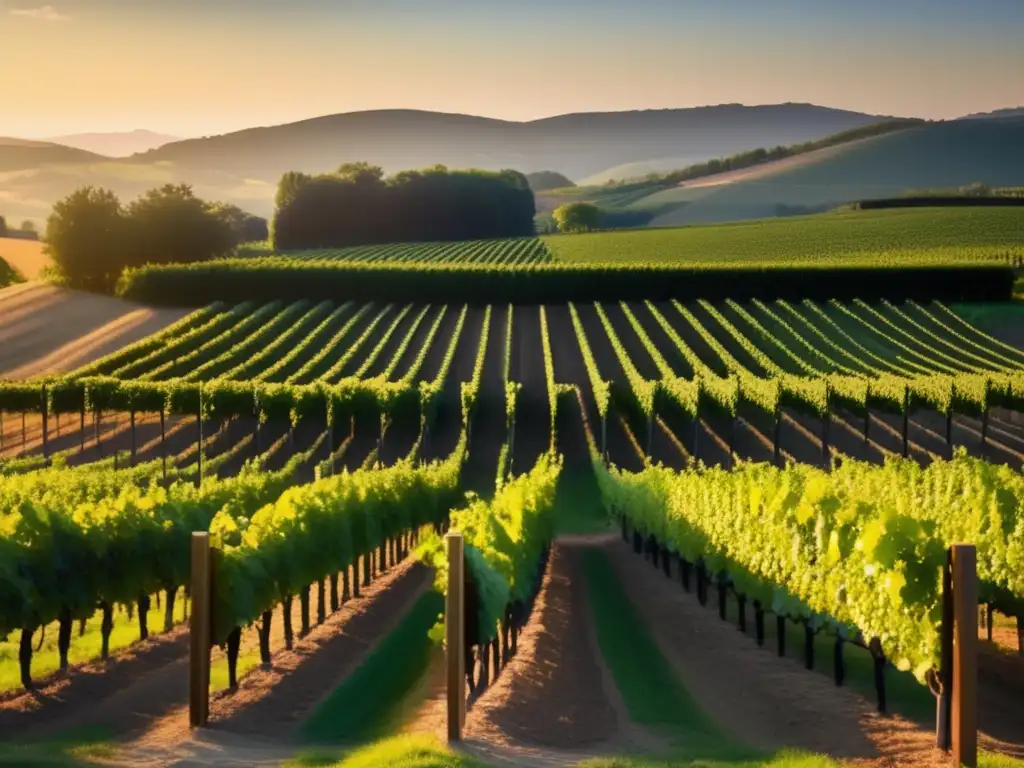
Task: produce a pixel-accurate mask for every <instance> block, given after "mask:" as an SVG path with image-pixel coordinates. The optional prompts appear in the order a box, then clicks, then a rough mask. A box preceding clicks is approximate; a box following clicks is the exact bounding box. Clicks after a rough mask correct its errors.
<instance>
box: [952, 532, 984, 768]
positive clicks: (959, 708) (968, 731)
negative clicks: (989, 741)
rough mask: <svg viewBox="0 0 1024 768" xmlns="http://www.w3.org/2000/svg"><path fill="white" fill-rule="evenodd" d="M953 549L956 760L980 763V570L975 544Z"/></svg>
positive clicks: (971, 767) (970, 764) (970, 767)
mask: <svg viewBox="0 0 1024 768" xmlns="http://www.w3.org/2000/svg"><path fill="white" fill-rule="evenodd" d="M952 550H953V616H954V618H953V707H952V709H953V718H952V720H953V722H952V732H953V733H952V735H953V761H954V763H955V764H956V765H964V766H967V768H976V767H977V765H978V572H977V552H976V550H975V548H974V546H973V545H970V544H954V545H953V547H952Z"/></svg>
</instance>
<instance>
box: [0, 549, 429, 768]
mask: <svg viewBox="0 0 1024 768" xmlns="http://www.w3.org/2000/svg"><path fill="white" fill-rule="evenodd" d="M429 583H430V573H429V571H428V569H427V568H425V567H424V566H423V565H422V564H419V563H416V562H413V561H411V560H406V561H404V562H402V563H399V564H398V565H396V566H393V567H391V568H389V569H388V571H386V572H385V573H383V574H380V575H379V576H378V577H377V578H376V580H375V581H374V582H373V583H371V584H370V585H369V586H366V587H362V588H361V596H360V597H358V598H352V599H350V600H348V601H347V602H345V603H344V604H343V605H342V606H341V607H340V609H339V610H338V611H337V612H336V613H334V614H329V615H328V616H327V617H326V620H325V621H324V622H323V623H322V624H319V625H317V624H316V619H317V608H318V604H317V590H316V589H315V588H314V589H312V590H311V595H310V597H311V599H310V614H311V621H312V623H313V627H312V628H311V632H310V633H309V634H308V635H307V636H306V637H304V638H302V639H298V632H299V627H300V622H299V600H298V599H297V598H296V599H295V600H294V602H293V606H292V619H293V626H294V629H295V632H296V641H295V644H294V647H293V650H291V651H287V650H284V637H283V622H282V621H281V612H280V608H278V609H277V610H276V611H275V615H274V622H273V624H272V632H271V650H272V652H273V654H274V655H273V666H272V667H271V668H270V669H262V668H260V667H257V668H255V669H254V670H252V671H251V672H250V673H249V674H248V675H245V676H244V677H242V679H241V680H240V683H239V686H238V688H237V690H235V691H233V692H232V691H225V692H222V693H219V694H213V695H212V697H211V703H210V719H211V722H210V726H209V727H207V728H204V729H200V730H198V731H192V732H190V730H189V727H188V703H187V702H188V631H187V628H186V627H184V626H182V627H179V628H177V629H175V630H174V631H173V632H171V633H169V634H167V635H163V636H161V637H159V638H157V639H156V640H155V641H150V643H149V644H143V645H141V646H135V647H133V648H132V649H129V650H128V652H127V653H126V654H125V655H124V657H123V658H122V657H119V658H118V659H117V661H116V662H114V663H113V665H112V666H111V667H109V668H104V667H103V665H99V664H97V665H93V666H95V669H85V670H79V671H78V672H77V673H76V676H75V677H74V678H72V680H71V681H70V682H69V681H57V682H55V683H54V684H53V685H52V686H50V687H48V688H47V689H46V691H45V693H46V694H47V695H48V696H49V698H50V699H51V701H49V702H48V703H49V706H48V707H42V706H40V707H38V708H37V709H35V710H33V708H32V700H33V699H34V698H37V697H32V696H28V695H26V696H24V697H22V699H21V700H20V702H19V701H15V702H7V703H6V705H5V708H4V709H0V724H2V726H3V728H2V730H4V731H5V732H8V733H13V732H17V733H18V734H19V737H21V738H27V739H37V738H52V737H53V736H54V735H56V734H58V733H60V732H65V731H68V730H73V729H79V728H90V729H91V728H98V729H101V730H102V731H112V732H113V733H115V734H116V736H115V738H116V739H117V740H119V741H120V743H121V747H120V748H119V749H118V750H117V752H116V754H115V756H114V757H113V758H112V760H111V762H110V764H111V765H145V766H153V767H154V768H155V767H156V766H165V765H176V766H180V765H228V764H237V765H264V764H266V765H276V764H278V763H279V762H281V761H282V760H285V759H287V758H288V757H289V756H290V755H291V754H292V753H293V752H294V750H295V748H296V746H297V745H296V742H295V741H294V737H295V735H296V732H297V729H298V726H299V725H300V723H301V722H302V721H304V720H305V719H306V717H308V715H309V714H311V713H312V712H313V710H315V708H316V707H317V706H318V705H319V703H320V702H321V701H322V700H323V699H324V698H325V697H326V696H327V695H329V694H330V692H331V691H333V690H334V689H335V688H336V687H337V686H338V685H339V684H340V683H341V682H342V681H343V680H344V679H345V678H346V677H347V676H348V675H349V674H351V672H352V671H353V670H354V669H356V667H358V665H359V664H360V663H361V662H362V661H363V659H364V658H365V657H366V655H367V654H368V653H369V651H370V650H371V649H372V648H373V647H374V646H375V645H376V643H377V642H378V641H379V640H380V639H382V638H383V637H385V636H386V635H387V633H388V632H390V631H391V629H392V628H393V627H394V626H395V625H396V624H397V623H398V622H399V621H400V620H401V618H402V617H403V616H404V615H405V613H406V611H407V610H408V608H409V607H410V606H411V605H412V604H413V602H414V601H415V600H416V599H417V598H418V597H419V596H420V595H421V594H422V593H423V591H424V590H425V589H427V588H429ZM257 642H258V641H257V637H256V633H255V631H254V630H253V629H247V630H246V631H245V632H243V640H242V655H243V656H244V655H245V653H246V651H248V650H250V649H252V648H253V647H254V646H255V645H256V644H257ZM221 658H222V654H221V652H220V650H219V649H216V648H215V649H214V652H213V661H214V664H215V665H216V664H217V663H218V661H219V660H220V659H221ZM93 672H95V674H91V673H93ZM44 703H45V702H44ZM19 705H20V706H19ZM26 710H27V711H26Z"/></svg>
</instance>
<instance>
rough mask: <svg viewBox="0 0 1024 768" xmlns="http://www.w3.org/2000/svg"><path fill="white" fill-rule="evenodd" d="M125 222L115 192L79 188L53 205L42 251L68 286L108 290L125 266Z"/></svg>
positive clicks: (95, 188) (111, 287)
mask: <svg viewBox="0 0 1024 768" xmlns="http://www.w3.org/2000/svg"><path fill="white" fill-rule="evenodd" d="M126 224H127V221H126V219H125V214H124V209H123V208H122V207H121V201H120V200H118V198H117V195H115V194H114V193H113V192H111V191H110V190H109V189H102V188H97V187H82V188H81V189H78V190H76V191H74V192H72V193H71V194H70V195H68V196H67V197H66V198H64V199H63V200H59V201H57V203H55V204H54V206H53V212H52V213H51V214H50V217H49V219H47V222H46V252H47V253H48V254H49V256H50V258H51V259H53V262H54V264H55V265H56V267H57V269H58V270H59V271H60V273H61V274H62V275H63V277H64V278H65V279H66V280H67V282H68V285H70V286H71V287H72V288H81V289H84V290H89V291H101V292H110V291H112V290H113V288H114V284H115V283H116V282H117V278H118V276H120V274H121V270H122V269H123V268H124V265H125V250H126V245H127V240H126V234H127V232H126Z"/></svg>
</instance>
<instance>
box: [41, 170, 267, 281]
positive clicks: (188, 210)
mask: <svg viewBox="0 0 1024 768" xmlns="http://www.w3.org/2000/svg"><path fill="white" fill-rule="evenodd" d="M267 235H268V232H267V222H266V220H265V219H261V218H259V217H257V216H253V215H251V214H249V213H246V212H245V211H243V210H241V209H240V208H238V207H236V206H233V205H228V204H225V203H210V202H207V201H205V200H202V199H200V198H198V197H196V196H195V194H194V193H193V192H192V187H191V186H189V185H187V184H167V185H164V186H162V187H159V188H157V189H151V190H150V191H148V192H146V193H145V194H143V195H142V196H141V197H139V198H138V199H137V200H133V201H132V202H130V203H128V204H127V205H125V204H123V203H122V202H121V200H120V199H119V198H118V197H117V195H115V194H114V193H113V192H112V191H111V190H109V189H104V188H101V187H91V186H90V187H82V188H81V189H78V190H76V191H74V192H72V193H71V194H70V195H68V196H67V197H66V198H64V199H62V200H59V201H58V202H57V203H55V204H54V206H53V212H52V213H51V214H50V217H49V219H47V223H46V237H45V240H46V246H45V249H46V252H47V253H48V255H49V256H50V257H51V259H52V260H53V267H52V270H53V274H52V275H51V276H52V277H53V278H55V279H56V280H57V281H58V282H60V283H63V284H65V285H67V286H69V287H71V288H79V289H82V290H87V291H98V292H101V293H112V292H113V290H114V286H115V285H116V283H117V280H118V278H119V277H120V275H121V272H122V271H123V270H124V269H125V268H126V267H139V266H142V265H144V264H166V263H171V262H196V261H208V260H210V259H213V258H217V257H220V256H226V255H229V254H230V253H231V252H232V251H233V250H234V248H235V247H236V246H237V245H238V244H240V243H243V242H248V241H251V240H265V239H267Z"/></svg>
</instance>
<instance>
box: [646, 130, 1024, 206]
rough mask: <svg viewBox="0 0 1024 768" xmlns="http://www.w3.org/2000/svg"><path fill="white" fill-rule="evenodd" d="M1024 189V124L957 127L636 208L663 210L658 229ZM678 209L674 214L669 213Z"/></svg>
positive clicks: (737, 178) (879, 141)
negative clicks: (868, 202)
mask: <svg viewBox="0 0 1024 768" xmlns="http://www.w3.org/2000/svg"><path fill="white" fill-rule="evenodd" d="M972 183H982V184H987V185H989V186H992V187H1012V186H1019V185H1021V184H1024V119H1003V120H957V121H952V122H945V123H932V124H928V125H926V126H922V127H920V128H911V129H908V130H905V131H900V132H898V133H893V134H888V135H885V136H878V137H874V138H869V139H863V140H861V141H857V142H854V143H851V144H848V145H844V146H839V147H832V148H829V149H827V150H822V151H819V152H817V153H813V154H812V155H807V156H804V157H803V158H802V159H801V160H800V161H799V162H796V163H794V162H792V159H790V161H782V162H781V163H779V164H778V165H777V166H776V167H774V168H773V167H770V166H765V167H755V168H752V169H749V170H748V171H746V172H743V171H741V172H738V173H735V174H721V175H720V176H718V177H708V178H706V179H701V180H699V181H698V182H696V183H688V184H684V185H683V186H680V187H677V188H674V189H670V190H664V191H661V192H658V193H656V194H654V195H650V196H648V197H645V198H643V199H641V200H638V201H635V202H633V203H632V206H633V207H639V208H650V207H656V208H657V209H658V210H659V213H660V215H658V216H657V217H656V218H655V219H654V221H653V222H652V224H653V225H654V226H673V225H681V224H692V223H704V222H715V221H735V220H739V219H754V218H761V217H765V216H775V215H779V214H780V213H794V212H801V211H816V210H825V209H827V208H830V207H835V206H838V205H841V204H843V203H846V202H850V201H853V200H863V199H868V198H885V197H896V196H899V195H902V194H904V193H905V192H906V191H908V190H910V189H914V188H917V189H928V188H949V187H959V186H963V185H967V184H972ZM671 203H675V204H677V205H678V207H677V208H675V209H674V210H671V211H668V212H663V211H664V209H665V206H667V205H668V204H671Z"/></svg>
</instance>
